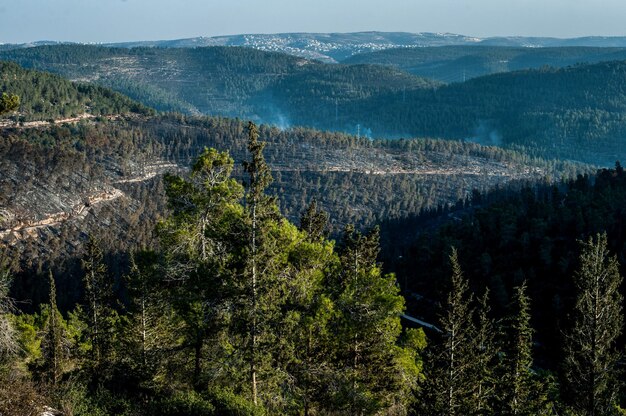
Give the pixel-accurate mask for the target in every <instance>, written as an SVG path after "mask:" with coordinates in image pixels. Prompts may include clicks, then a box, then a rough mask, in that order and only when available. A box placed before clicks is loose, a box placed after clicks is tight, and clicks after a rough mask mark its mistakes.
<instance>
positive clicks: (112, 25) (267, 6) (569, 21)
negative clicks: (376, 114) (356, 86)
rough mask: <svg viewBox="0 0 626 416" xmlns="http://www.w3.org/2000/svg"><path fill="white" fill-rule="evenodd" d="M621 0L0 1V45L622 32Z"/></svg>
mask: <svg viewBox="0 0 626 416" xmlns="http://www.w3.org/2000/svg"><path fill="white" fill-rule="evenodd" d="M625 20H626V4H625V3H624V2H622V1H621V0H594V2H591V1H589V0H515V1H513V0H509V1H507V0H475V1H472V2H464V1H462V0H385V1H384V2H382V1H379V0H360V1H359V2H355V1H348V0H343V1H342V0H315V1H313V0H267V1H265V2H258V1H256V0H228V1H221V0H213V1H206V0H178V1H176V2H173V1H170V0H150V1H148V0H107V1H102V0H20V1H18V2H14V1H11V0H0V28H2V30H0V42H3V43H31V42H37V41H42V40H48V41H57V42H76V43H121V42H139V41H158V40H167V39H188V38H194V37H200V36H204V37H218V36H233V35H238V34H281V33H355V32H364V31H376V32H407V33H423V32H428V33H452V34H462V35H465V36H472V37H478V38H490V37H543V38H546V37H547V38H557V39H571V38H579V37H621V36H626V29H625V27H624V24H623V22H624V21H625Z"/></svg>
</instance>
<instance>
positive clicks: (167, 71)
mask: <svg viewBox="0 0 626 416" xmlns="http://www.w3.org/2000/svg"><path fill="white" fill-rule="evenodd" d="M0 59H7V60H11V61H15V62H18V63H19V64H20V65H23V66H25V67H28V68H34V69H39V70H46V71H51V72H55V73H58V74H61V75H63V76H65V77H67V78H70V79H73V80H77V81H89V82H95V83H97V84H100V85H105V86H108V87H111V88H113V89H115V90H117V91H120V92H122V93H124V94H127V95H128V96H130V97H131V98H133V99H137V100H139V101H141V102H142V103H144V104H146V105H148V106H151V107H154V108H156V109H159V110H175V111H181V112H185V113H191V114H200V113H203V114H219V115H223V116H232V117H241V118H251V119H254V120H257V121H264V122H270V123H274V124H278V125H286V124H289V116H288V113H289V109H288V108H281V107H279V106H278V105H277V103H276V100H277V99H279V100H280V101H281V103H283V102H284V101H285V100H286V101H287V102H290V103H295V102H297V100H298V99H299V97H301V96H303V95H305V96H307V97H308V98H309V99H311V100H313V101H315V102H316V105H324V104H326V105H331V104H332V105H333V106H335V105H339V104H342V103H345V102H351V101H354V100H357V99H363V98H367V97H370V96H372V95H376V94H387V93H391V92H393V91H401V90H413V89H420V88H432V87H434V86H436V85H438V83H436V82H433V81H428V80H425V79H423V78H419V77H415V76H413V75H410V74H407V73H405V72H402V71H398V70H396V69H392V68H384V67H380V66H372V65H369V66H368V65H358V66H345V65H329V64H322V63H319V62H316V61H309V60H305V59H302V58H296V57H293V56H290V55H285V54H278V53H270V52H261V51H256V50H253V49H248V48H226V47H210V48H194V49H158V48H138V49H120V48H106V47H98V46H81V45H61V46H42V47H36V48H26V49H15V50H9V51H4V52H0Z"/></svg>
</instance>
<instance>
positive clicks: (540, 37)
mask: <svg viewBox="0 0 626 416" xmlns="http://www.w3.org/2000/svg"><path fill="white" fill-rule="evenodd" d="M358 33H406V34H413V35H418V34H435V35H452V36H463V37H467V38H476V39H481V40H486V39H499V38H502V39H507V38H509V39H510V38H524V39H532V38H537V39H558V40H569V39H584V38H626V34H624V35H595V34H594V35H581V36H565V37H563V36H542V35H530V36H527V35H493V36H475V35H472V34H467V33H453V32H433V31H422V32H409V31H405V30H356V31H332V32H302V31H300V32H246V33H230V34H218V35H197V36H184V37H170V38H153V39H144V38H138V39H127V40H119V41H77V40H63V39H32V40H28V41H23V42H4V41H3V40H2V39H0V45H10V44H15V45H21V44H25V45H27V44H31V43H40V42H54V43H76V44H93V45H99V44H118V43H135V42H167V41H177V40H185V39H199V38H204V39H213V38H226V37H233V36H279V35H302V34H306V35H335V34H337V35H349V34H358Z"/></svg>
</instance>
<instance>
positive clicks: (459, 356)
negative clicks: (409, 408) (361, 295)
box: [420, 248, 478, 415]
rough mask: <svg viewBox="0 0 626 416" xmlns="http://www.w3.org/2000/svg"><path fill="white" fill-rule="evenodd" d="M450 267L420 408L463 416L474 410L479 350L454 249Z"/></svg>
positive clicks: (468, 294) (466, 286)
mask: <svg viewBox="0 0 626 416" xmlns="http://www.w3.org/2000/svg"><path fill="white" fill-rule="evenodd" d="M450 265H451V267H452V279H451V282H450V283H451V284H450V290H449V292H448V296H447V298H446V301H445V303H444V304H443V305H442V310H441V314H440V318H439V327H440V328H441V331H442V334H441V340H440V341H439V342H437V343H436V344H433V350H432V352H431V355H430V357H429V358H430V360H429V368H428V371H427V373H426V384H425V385H424V386H423V387H422V397H421V398H420V399H421V400H420V401H421V403H420V405H421V406H422V408H423V409H422V410H423V411H425V412H426V413H428V414H441V415H464V414H469V413H472V412H473V411H474V410H475V409H473V408H472V405H473V403H472V402H471V396H472V390H473V388H474V387H475V386H476V381H478V380H475V379H474V377H476V376H477V374H475V373H473V371H474V370H475V362H476V360H477V355H478V350H477V349H475V348H474V345H473V340H472V338H473V335H474V332H475V330H474V326H473V316H472V315H473V310H472V308H471V302H472V295H471V294H470V293H469V292H468V289H469V285H468V281H467V279H466V278H465V277H464V276H463V272H462V270H461V266H460V264H459V259H458V255H457V251H456V249H455V248H452V253H451V254H450Z"/></svg>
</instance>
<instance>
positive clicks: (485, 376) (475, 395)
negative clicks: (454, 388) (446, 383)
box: [468, 289, 497, 415]
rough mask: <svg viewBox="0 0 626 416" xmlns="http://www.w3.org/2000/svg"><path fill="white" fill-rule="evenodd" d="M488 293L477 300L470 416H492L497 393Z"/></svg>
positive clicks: (470, 383)
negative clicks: (495, 392)
mask: <svg viewBox="0 0 626 416" xmlns="http://www.w3.org/2000/svg"><path fill="white" fill-rule="evenodd" d="M489 312H490V307H489V290H488V289H486V290H485V293H484V295H483V296H482V297H480V299H479V300H478V308H477V310H476V315H477V316H476V318H477V319H476V321H477V322H476V326H475V330H474V333H473V334H472V336H471V338H472V340H473V342H472V346H471V347H472V349H473V353H472V354H471V355H473V362H470V370H469V373H468V376H469V377H468V383H469V386H470V388H471V389H472V390H471V392H470V396H469V399H468V414H472V415H490V414H493V410H492V405H493V399H494V397H493V396H494V391H495V382H496V380H495V377H494V374H493V369H494V367H495V364H496V354H497V348H496V345H495V330H494V326H493V321H492V320H491V318H490V317H489Z"/></svg>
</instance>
